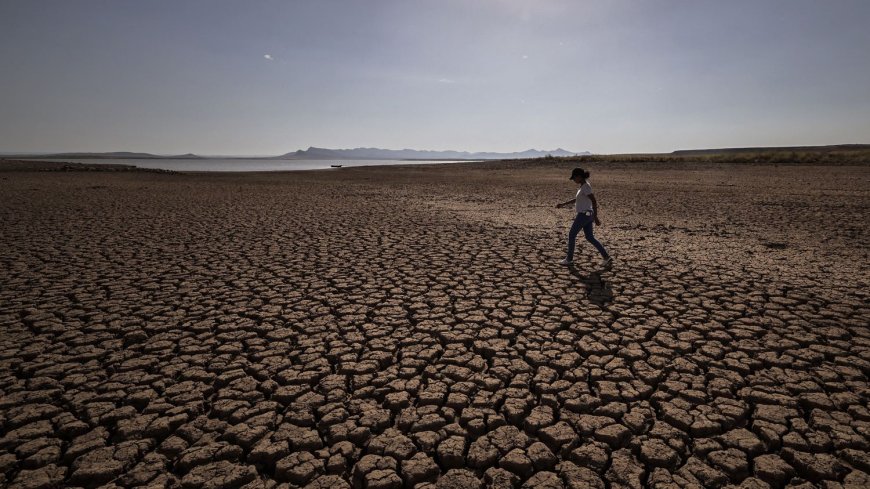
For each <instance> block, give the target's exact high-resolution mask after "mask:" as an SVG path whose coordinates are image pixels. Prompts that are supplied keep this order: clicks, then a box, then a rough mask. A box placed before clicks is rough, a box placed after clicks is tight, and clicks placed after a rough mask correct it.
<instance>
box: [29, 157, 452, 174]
mask: <svg viewBox="0 0 870 489" xmlns="http://www.w3.org/2000/svg"><path fill="white" fill-rule="evenodd" d="M40 160H41V161H65V162H70V163H82V164H85V165H98V164H106V165H109V164H111V165H133V166H137V167H139V168H153V169H160V170H173V171H190V172H247V171H300V170H323V169H329V168H332V165H342V167H351V166H383V165H427V164H432V163H459V161H441V160H439V161H431V160H427V161H423V160H420V161H416V160H415V161H409V160H267V159H255V158H203V159H170V158H166V159H153V158H151V159H149V158H143V159H137V158H105V159H103V158H99V159H50V158H40Z"/></svg>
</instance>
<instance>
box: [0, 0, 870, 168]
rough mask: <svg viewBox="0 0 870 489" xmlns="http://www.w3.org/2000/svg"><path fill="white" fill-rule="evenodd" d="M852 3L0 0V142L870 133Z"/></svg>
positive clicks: (709, 140) (150, 145) (247, 150)
mask: <svg viewBox="0 0 870 489" xmlns="http://www.w3.org/2000/svg"><path fill="white" fill-rule="evenodd" d="M868 25H870V1H867V0H729V1H722V0H601V1H597V0H596V1H593V0H431V1H425V0H365V1H362V0H344V1H338V0H311V1H303V0H284V1H276V0H255V1H243V0H232V1H230V0H168V1H167V0H149V1H141V0H101V1H97V0H0V67H2V68H0V152H54V151H58V152H60V151H143V152H151V153H158V154H180V153H188V152H192V153H197V154H205V155H277V154H283V153H286V152H290V151H295V150H297V149H305V148H307V147H309V146H317V147H327V148H355V147H380V148H389V149H404V148H412V149H421V150H423V149H425V150H460V151H502V152H509V151H522V150H525V149H529V148H536V149H542V150H552V149H555V148H557V147H561V148H564V149H567V150H569V151H577V152H580V151H592V152H594V153H633V152H669V151H673V150H677V149H691V148H721V147H747V146H787V145H822V144H842V143H870V28H868Z"/></svg>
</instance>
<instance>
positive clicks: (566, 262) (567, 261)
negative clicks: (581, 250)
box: [559, 258, 574, 265]
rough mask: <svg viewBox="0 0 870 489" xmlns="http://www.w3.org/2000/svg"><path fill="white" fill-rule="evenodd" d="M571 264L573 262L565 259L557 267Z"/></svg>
mask: <svg viewBox="0 0 870 489" xmlns="http://www.w3.org/2000/svg"><path fill="white" fill-rule="evenodd" d="M572 263H574V260H569V259H567V258H565V259H563V260H562V261H560V262H559V265H571V264H572Z"/></svg>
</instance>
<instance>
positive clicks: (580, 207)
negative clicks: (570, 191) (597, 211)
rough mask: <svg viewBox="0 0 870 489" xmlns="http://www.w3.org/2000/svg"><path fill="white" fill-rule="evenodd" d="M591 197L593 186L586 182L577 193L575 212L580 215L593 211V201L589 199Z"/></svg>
mask: <svg viewBox="0 0 870 489" xmlns="http://www.w3.org/2000/svg"><path fill="white" fill-rule="evenodd" d="M590 195H592V186H591V185H589V182H586V183H584V184H583V185H581V186H580V190H578V191H577V201H576V202H574V211H576V212H577V213H578V214H579V213H581V212H586V211H591V210H592V199H590V198H589V196H590Z"/></svg>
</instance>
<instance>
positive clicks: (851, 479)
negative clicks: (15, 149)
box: [0, 162, 870, 489]
mask: <svg viewBox="0 0 870 489" xmlns="http://www.w3.org/2000/svg"><path fill="white" fill-rule="evenodd" d="M590 169H591V171H592V178H591V182H592V185H593V188H594V190H595V194H596V196H597V197H598V200H599V201H600V204H601V211H602V212H601V218H602V221H603V226H602V227H599V228H596V233H597V236H598V238H599V239H600V240H601V241H602V243H604V245H605V246H607V247H608V248H609V250H610V251H611V252H612V253H613V254H614V255H615V256H616V260H615V263H614V265H613V266H612V267H608V268H601V267H599V265H598V262H599V261H600V259H599V257H597V256H596V255H595V253H594V249H593V248H592V247H591V246H590V245H589V244H588V243H586V242H585V241H583V240H582V235H581V238H580V240H579V241H578V253H577V255H576V257H575V260H576V266H574V267H564V266H560V265H558V261H559V260H560V259H561V258H562V257H563V256H564V246H565V234H566V232H567V228H568V225H569V224H570V219H571V217H572V216H571V212H570V211H569V210H557V209H554V208H553V205H554V204H555V203H556V202H559V201H564V200H567V199H569V198H571V197H572V196H573V189H574V185H573V184H572V183H571V182H569V181H568V179H567V177H568V174H569V167H566V163H559V162H556V163H540V164H522V163H515V164H503V163H488V164H470V165H438V166H426V167H422V166H420V167H403V168H348V169H341V170H338V171H321V172H298V173H284V174H247V175H239V174H235V175H233V174H199V175H196V174H152V173H139V172H120V173H119V172H114V173H109V172H76V171H70V172H63V173H36V172H5V173H2V174H0V250H2V251H0V474H2V476H0V486H8V487H14V488H25V487H27V488H44V487H61V486H79V487H88V488H91V487H98V486H103V485H105V486H106V487H132V486H146V485H147V486H151V487H183V488H200V487H203V488H222V487H227V488H229V487H249V488H255V487H256V488H260V487H277V486H280V487H310V488H318V489H319V488H322V489H339V488H347V487H354V488H365V489H394V488H395V489H398V488H401V487H409V488H410V487H419V488H426V487H438V488H445V489H446V488H478V487H495V488H509V487H515V488H520V487H524V488H532V487H535V488H538V487H547V488H559V487H566V488H586V487H591V488H610V489H614V488H622V487H626V488H634V487H725V486H729V485H735V486H741V485H742V486H743V487H751V488H765V487H807V488H809V487H841V486H843V487H856V488H857V487H868V485H870V411H868V408H867V405H868V398H870V390H868V375H870V330H868V322H870V302H868V282H870V280H868V278H870V266H868V256H867V253H868V250H870V232H868V222H870V219H868V217H870V167H868V166H852V167H849V166H837V167H813V166H797V167H794V166H791V167H777V166H772V165H771V166H751V165H735V166H727V165H691V164H682V165H668V164H649V165H644V164H630V165H629V164H625V165H619V164H612V165H606V164H599V165H597V166H595V167H592V168H590Z"/></svg>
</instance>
